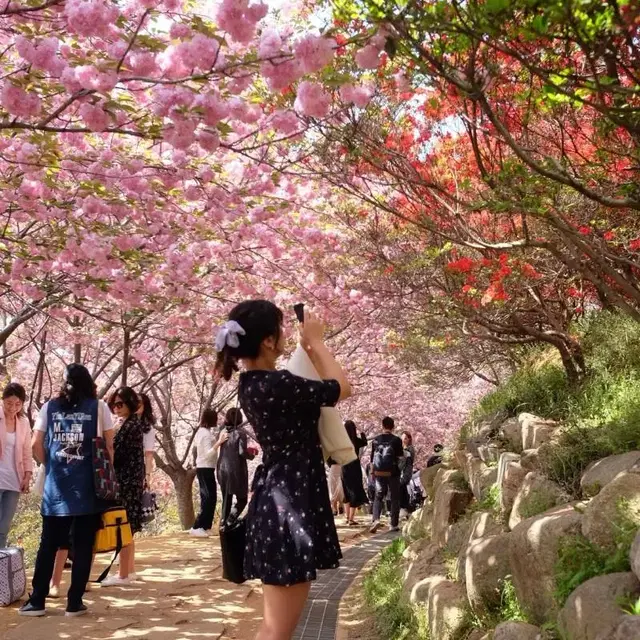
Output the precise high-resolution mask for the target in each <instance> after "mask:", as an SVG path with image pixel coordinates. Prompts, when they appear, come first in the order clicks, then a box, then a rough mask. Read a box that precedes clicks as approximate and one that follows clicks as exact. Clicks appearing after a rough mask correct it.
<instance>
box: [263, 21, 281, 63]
mask: <svg viewBox="0 0 640 640" xmlns="http://www.w3.org/2000/svg"><path fill="white" fill-rule="evenodd" d="M281 50H282V38H281V37H280V33H279V32H278V30H277V29H273V28H270V29H265V30H264V31H263V32H262V35H261V36H260V46H259V47H258V56H259V57H260V58H261V59H263V60H264V59H265V58H272V57H273V56H276V55H278V54H279V53H280V52H281Z"/></svg>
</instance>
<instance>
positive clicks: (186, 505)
mask: <svg viewBox="0 0 640 640" xmlns="http://www.w3.org/2000/svg"><path fill="white" fill-rule="evenodd" d="M170 477H171V480H172V482H173V486H174V487H175V488H176V500H177V502H178V516H179V517H180V524H181V525H182V528H183V529H191V527H192V526H193V523H194V522H195V519H196V514H195V511H194V508H193V481H194V479H195V477H196V472H195V469H187V470H185V469H180V470H179V471H178V472H177V473H176V474H175V475H172V476H170Z"/></svg>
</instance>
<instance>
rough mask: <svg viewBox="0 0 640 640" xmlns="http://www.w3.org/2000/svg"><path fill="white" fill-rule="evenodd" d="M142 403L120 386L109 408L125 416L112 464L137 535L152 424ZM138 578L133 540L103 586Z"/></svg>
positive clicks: (121, 496)
mask: <svg viewBox="0 0 640 640" xmlns="http://www.w3.org/2000/svg"><path fill="white" fill-rule="evenodd" d="M139 404H140V398H138V395H137V394H136V392H135V391H134V390H133V389H132V388H131V387H120V388H119V389H116V390H115V391H114V392H113V394H112V396H111V398H109V408H110V409H111V411H113V412H114V413H115V414H116V416H118V417H119V418H121V419H122V424H121V425H120V428H119V429H118V432H117V433H116V436H115V438H114V440H113V448H114V458H113V466H114V468H115V471H116V478H117V479H118V484H119V486H120V500H121V502H122V505H123V506H124V508H125V509H126V511H127V519H128V520H129V524H130V525H131V532H132V533H134V534H135V533H138V532H139V531H142V493H143V491H144V483H145V475H146V472H145V462H144V434H145V433H146V432H148V431H150V430H151V425H150V424H148V423H147V422H143V420H142V419H141V418H140V416H139V415H137V413H136V411H137V409H138V406H139ZM136 580H137V575H136V573H135V543H134V542H133V541H131V544H129V545H127V546H126V547H124V548H123V549H122V551H121V553H120V571H119V574H118V575H115V576H111V577H109V578H107V579H106V580H103V581H102V583H101V586H102V587H112V586H119V585H127V584H130V583H131V582H135V581H136Z"/></svg>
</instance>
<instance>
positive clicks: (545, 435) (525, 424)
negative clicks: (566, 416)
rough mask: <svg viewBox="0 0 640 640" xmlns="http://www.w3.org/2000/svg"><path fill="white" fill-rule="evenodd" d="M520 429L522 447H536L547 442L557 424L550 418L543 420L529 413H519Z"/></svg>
mask: <svg viewBox="0 0 640 640" xmlns="http://www.w3.org/2000/svg"><path fill="white" fill-rule="evenodd" d="M518 422H519V423H520V429H521V431H522V449H537V448H538V447H539V446H540V445H542V444H544V443H545V442H549V441H550V440H551V438H552V436H553V432H554V431H555V430H556V429H557V428H558V424H557V423H556V422H553V421H552V420H544V419H542V418H539V417H538V416H534V415H532V414H531V413H521V414H520V415H519V416H518Z"/></svg>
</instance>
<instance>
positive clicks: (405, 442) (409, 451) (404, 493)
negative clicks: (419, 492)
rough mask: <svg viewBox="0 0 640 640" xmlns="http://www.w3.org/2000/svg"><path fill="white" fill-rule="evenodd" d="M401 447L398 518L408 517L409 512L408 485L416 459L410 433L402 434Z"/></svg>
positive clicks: (404, 432)
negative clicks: (402, 451)
mask: <svg viewBox="0 0 640 640" xmlns="http://www.w3.org/2000/svg"><path fill="white" fill-rule="evenodd" d="M402 446H403V448H404V460H403V463H402V469H401V472H400V516H401V517H404V518H406V517H408V516H409V511H410V501H409V483H410V482H411V479H412V477H413V465H414V462H415V459H416V450H415V448H414V446H413V436H412V435H411V432H410V431H403V432H402Z"/></svg>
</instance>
